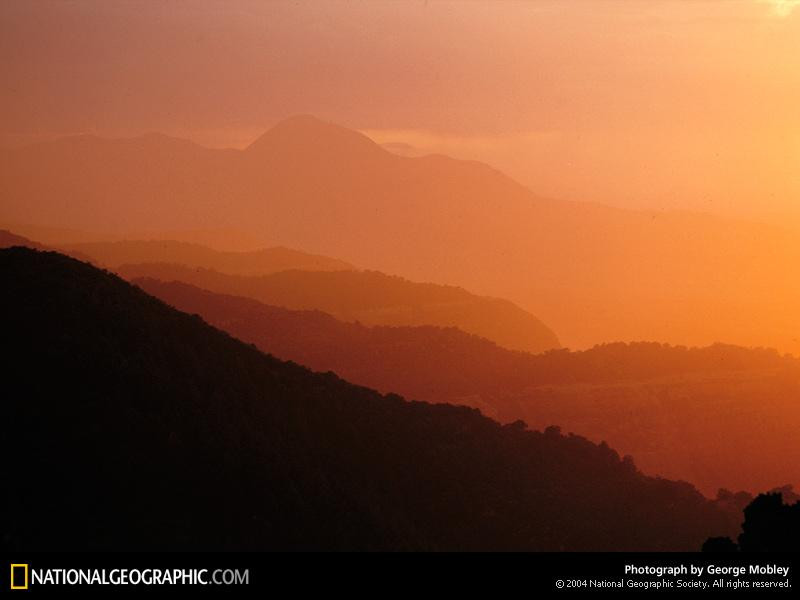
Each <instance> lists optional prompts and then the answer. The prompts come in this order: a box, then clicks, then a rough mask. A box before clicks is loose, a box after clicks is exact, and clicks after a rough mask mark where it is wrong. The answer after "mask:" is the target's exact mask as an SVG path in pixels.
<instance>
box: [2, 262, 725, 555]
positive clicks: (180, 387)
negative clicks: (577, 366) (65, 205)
mask: <svg viewBox="0 0 800 600" xmlns="http://www.w3.org/2000/svg"><path fill="white" fill-rule="evenodd" d="M0 277H2V278H3V284H4V286H5V288H6V289H13V290H14V293H13V294H2V295H0V306H1V307H2V313H0V314H2V315H3V318H4V321H3V332H4V336H3V340H4V342H5V344H6V346H7V349H8V350H10V352H7V353H6V362H5V375H4V379H3V389H4V394H3V400H2V402H3V410H4V414H3V420H2V423H1V424H0V427H1V428H2V438H3V441H4V443H6V444H8V446H7V447H8V448H10V449H11V450H10V454H9V457H10V458H11V460H8V461H7V462H6V465H5V476H6V477H7V478H8V481H10V482H13V483H14V485H9V486H7V487H6V491H5V493H4V494H3V498H2V504H3V505H2V509H3V510H2V511H0V535H1V536H2V540H3V545H4V548H6V549H8V550H9V551H25V550H31V549H36V550H39V551H42V550H47V549H51V550H57V549H69V550H71V551H76V550H89V549H91V550H148V551H154V550H174V549H192V550H195V551H197V550H210V549H216V550H223V549H226V550H253V549H258V550H263V549H449V550H455V549H458V550H476V549H482V550H500V549H505V550H515V549H528V550H547V549H551V550H589V549H598V550H601V549H614V550H646V549H652V550H677V549H696V548H699V547H700V545H701V544H702V542H703V540H705V539H707V538H708V537H718V536H724V535H732V534H733V532H734V529H735V528H734V527H733V526H732V525H731V523H730V521H729V518H728V517H727V516H726V515H725V514H724V513H723V512H722V511H721V510H720V509H718V508H717V507H716V505H715V504H714V503H713V502H711V501H708V500H706V499H705V498H703V497H702V496H701V495H700V494H699V493H698V492H697V491H696V490H695V489H694V488H693V487H692V486H691V485H689V484H686V483H680V482H671V481H666V480H662V479H654V478H650V477H645V476H643V475H642V474H641V473H639V472H638V471H637V470H636V468H635V467H634V466H633V463H632V462H631V461H630V460H620V458H619V456H618V455H617V454H616V453H615V452H614V451H613V450H611V449H610V448H609V447H608V446H606V445H599V446H598V445H595V444H592V443H590V442H588V441H586V440H585V439H583V438H580V437H577V436H563V435H561V434H560V433H559V432H558V431H557V429H554V428H550V429H548V430H547V431H545V432H536V431H530V430H527V429H526V428H525V427H524V425H523V424H520V423H516V424H513V425H509V426H501V425H500V424H498V423H496V422H494V421H492V420H490V419H488V418H485V417H483V416H481V415H480V414H479V413H478V412H477V411H475V410H471V409H469V408H465V407H456V406H449V405H429V404H426V403H420V402H407V401H405V400H403V399H402V398H400V397H398V396H392V395H389V396H382V395H380V394H378V393H376V392H373V391H371V390H369V389H367V388H363V387H358V386H354V385H351V384H349V383H347V382H345V381H343V380H341V379H339V378H338V377H336V376H335V375H333V374H330V373H327V374H325V373H313V372H311V371H309V370H307V369H305V368H302V367H299V366H297V365H294V364H291V363H284V362H281V361H279V360H277V359H274V358H272V357H269V356H266V355H264V354H262V353H261V352H259V351H258V350H256V349H255V348H253V347H251V346H248V345H246V344H244V343H242V342H239V341H238V340H235V339H233V338H231V337H229V336H228V335H227V334H224V333H222V332H220V331H219V330H217V329H214V328H212V327H211V326H209V325H207V324H205V323H204V322H203V321H202V320H201V319H199V318H198V317H195V316H191V315H188V314H185V313H181V312H179V311H177V310H175V309H172V308H170V307H168V306H166V305H165V304H163V303H162V302H161V301H159V300H157V299H155V298H153V297H151V296H149V295H147V294H145V293H144V292H143V291H141V290H139V289H138V288H136V287H134V286H131V285H130V284H128V283H126V282H125V281H123V280H121V279H119V278H117V277H116V276H114V275H112V274H109V273H107V272H103V271H100V270H98V269H96V268H95V267H92V266H91V265H89V264H86V263H81V262H78V261H76V260H74V259H71V258H68V257H66V256H63V255H59V254H56V253H43V252H37V251H33V250H29V249H25V248H11V249H6V250H2V251H0Z"/></svg>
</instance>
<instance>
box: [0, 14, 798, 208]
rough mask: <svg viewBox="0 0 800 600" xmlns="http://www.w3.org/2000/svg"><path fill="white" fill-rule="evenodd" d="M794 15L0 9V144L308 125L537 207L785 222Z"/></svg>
mask: <svg viewBox="0 0 800 600" xmlns="http://www.w3.org/2000/svg"><path fill="white" fill-rule="evenodd" d="M797 4H798V2H794V1H791V0H784V1H783V2H780V1H769V0H763V1H761V0H695V1H687V0H647V1H639V0H571V1H564V0H552V1H551V0H540V1H535V2H496V1H494V2H481V1H473V2H466V1H464V2H438V1H435V0H429V1H428V2H410V1H409V2H380V1H372V2H349V3H345V2H235V1H230V2H192V3H176V2H145V3H142V2H129V3H126V2H101V1H97V2H71V3H40V2H30V1H27V0H23V1H13V0H5V1H4V2H3V3H2V5H0V72H2V73H3V78H2V79H3V91H2V93H1V94H0V103H1V104H0V138H1V139H2V141H3V142H4V143H6V144H11V143H20V142H23V141H28V140H32V139H37V138H41V137H51V136H53V135H60V134H68V133H76V132H94V133H98V134H102V135H111V136H114V135H132V134H138V133H142V132H145V131H153V130H158V131H163V132H166V133H170V134H173V135H178V136H184V137H190V138H192V139H194V140H196V141H199V142H201V143H204V144H207V145H213V146H226V145H234V146H242V145H244V144H246V143H248V142H249V141H251V140H252V139H253V138H254V137H256V136H257V135H258V134H259V133H261V132H263V131H264V130H265V129H267V128H268V127H269V126H271V125H272V124H274V123H275V122H276V121H278V120H280V119H282V118H284V117H286V116H288V115H291V114H296V113H312V114H316V115H318V116H320V117H322V118H326V119H329V120H333V121H336V122H339V123H342V124H344V125H347V126H350V127H354V128H358V129H361V130H362V131H365V132H368V133H369V135H371V136H372V137H374V138H375V139H376V140H378V141H381V142H404V143H407V144H410V145H412V146H413V147H414V148H415V151H418V152H431V151H435V152H444V153H448V154H451V155H455V156H461V157H468V158H476V159H480V160H484V161H487V162H490V163H492V164H493V165H495V166H497V167H499V168H501V169H502V170H504V171H506V172H508V173H510V174H511V175H513V176H514V177H516V178H517V179H519V180H520V181H522V182H523V183H525V184H527V185H528V186H529V187H531V188H532V189H534V190H535V191H537V192H538V193H540V194H543V195H548V196H553V197H563V198H572V199H583V200H592V201H602V202H606V203H611V204H618V205H624V206H637V207H648V208H685V209H691V210H703V211H710V212H717V213H728V214H731V213H733V214H745V215H759V216H770V217H774V216H775V215H781V214H784V213H790V214H794V215H795V216H800V208H798V206H797V204H798V202H797V200H798V198H800V169H798V168H797V167H798V162H800V110H798V106H800V6H795V5H797ZM795 8H796V10H795Z"/></svg>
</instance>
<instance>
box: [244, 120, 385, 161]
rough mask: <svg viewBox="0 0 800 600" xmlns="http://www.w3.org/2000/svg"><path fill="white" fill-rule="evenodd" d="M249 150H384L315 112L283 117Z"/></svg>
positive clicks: (256, 151)
mask: <svg viewBox="0 0 800 600" xmlns="http://www.w3.org/2000/svg"><path fill="white" fill-rule="evenodd" d="M246 151H247V152H251V153H264V152H297V153H302V154H309V153H313V152H315V151H317V152H337V153H338V152H347V153H353V152H357V153H359V154H361V155H363V154H369V153H385V150H383V149H382V148H381V147H380V146H379V145H378V144H376V143H375V142H373V141H372V140H371V139H369V138H368V137H367V136H365V135H364V134H362V133H359V132H358V131H355V130H353V129H348V128H347V127H343V126H341V125H336V124H334V123H330V122H328V121H323V120H322V119H319V118H317V117H314V116H312V115H295V116H292V117H289V118H287V119H284V120H283V121H281V122H280V123H278V124H277V125H275V126H273V127H272V128H271V129H270V130H269V131H267V132H266V133H265V134H263V135H262V136H261V137H259V138H258V139H257V140H255V141H254V142H253V143H252V144H250V145H249V146H248V147H247V150H246Z"/></svg>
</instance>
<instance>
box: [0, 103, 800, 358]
mask: <svg viewBox="0 0 800 600" xmlns="http://www.w3.org/2000/svg"><path fill="white" fill-rule="evenodd" d="M0 194H2V196H3V198H4V201H3V203H2V207H0V219H3V220H4V221H7V222H24V223H40V224H58V225H59V226H63V227H74V228H83V229H88V230H95V231H109V232H118V233H124V232H127V231H131V230H137V231H142V230H148V231H164V230H168V229H181V228H184V229H186V228H196V229H207V228H214V227H219V228H233V229H239V230H247V231H252V232H255V233H256V234H257V235H258V236H260V237H263V238H268V239H270V240H272V241H273V243H274V244H276V245H282V246H286V247H290V248H303V249H304V250H306V251H309V252H313V253H316V254H322V255H326V256H335V257H338V258H340V259H342V260H344V261H346V262H348V263H352V264H357V265H359V266H360V267H364V268H368V269H377V270H380V271H383V272H387V273H394V274H398V275H402V276H404V277H408V278H410V279H412V280H417V281H435V282H438V283H443V284H453V285H459V286H464V287H466V288H467V289H470V290H472V291H473V292H475V293H478V294H486V295H491V296H499V297H504V298H509V299H510V300H512V301H514V302H516V303H518V304H519V305H520V306H521V307H523V308H524V309H526V310H529V311H530V312H531V313H533V314H536V315H537V316H538V317H540V318H541V319H542V320H543V321H544V322H546V323H548V324H549V325H550V326H552V327H553V329H554V330H555V331H557V332H558V333H559V337H560V339H561V341H562V343H564V344H565V345H567V346H571V347H583V346H590V345H593V344H595V343H599V342H604V341H607V340H611V339H615V340H660V341H665V342H672V343H678V344H690V345H706V344H710V343H713V342H718V341H719V342H728V343H736V344H741V345H746V346H762V345H763V346H772V347H777V348H780V349H782V350H790V351H794V352H798V351H800V312H798V311H797V310H796V307H797V306H800V286H798V285H797V284H796V283H795V278H793V277H791V276H788V273H791V271H792V269H793V268H794V266H795V265H797V264H798V263H799V262H800V241H798V239H797V237H796V236H795V235H794V234H793V233H791V232H789V231H784V230H781V229H779V228H775V227H769V226H766V225H759V224H754V223H747V222H742V221H734V220H727V219H722V218H716V217H711V216H707V215H700V214H687V213H674V212H638V211H630V210H621V209H615V208H610V207H606V206H600V205H594V204H586V203H576V202H563V201H555V200H547V199H542V198H539V197H537V196H535V195H534V194H533V193H532V192H531V191H529V190H528V189H526V188H525V187H523V186H521V185H519V184H518V183H516V182H514V181H513V180H511V179H509V178H508V177H506V176H505V175H503V174H502V173H500V172H498V171H496V170H494V169H492V168H490V167H488V166H486V165H483V164H480V163H476V162H470V161H459V160H453V159H449V158H447V157H443V156H423V157H404V156H399V155H396V154H393V153H391V152H388V151H387V150H385V149H384V148H381V147H380V146H379V145H377V144H375V143H373V142H372V141H371V140H369V139H368V138H366V137H364V136H363V135H361V134H359V133H357V132H354V131H351V130H347V129H345V128H342V127H338V126H336V125H332V124H329V123H324V122H321V121H319V120H317V119H314V118H313V117H294V118H291V119H288V120H286V121H284V122H282V123H280V124H278V125H277V126H275V127H274V128H273V129H271V130H270V131H268V132H267V133H266V134H264V135H263V136H262V137H261V138H259V139H258V140H256V141H255V142H254V143H253V144H252V145H251V146H250V147H248V148H247V149H245V150H242V151H239V150H211V149H206V148H202V147H200V146H197V145H195V144H192V143H190V142H186V141H183V140H177V139H173V138H169V137H166V136H161V135H148V136H143V137H139V138H133V139H125V140H106V139H100V138H96V137H92V136H78V137H72V138H65V139H62V140H58V141H55V142H52V143H45V144H39V145H35V146H31V147H27V148H22V149H14V150H3V151H2V156H0Z"/></svg>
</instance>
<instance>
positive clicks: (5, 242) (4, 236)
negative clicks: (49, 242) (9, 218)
mask: <svg viewBox="0 0 800 600" xmlns="http://www.w3.org/2000/svg"><path fill="white" fill-rule="evenodd" d="M13 246H23V247H25V248H35V249H37V250H44V249H46V248H45V246H43V245H42V244H40V243H38V242H34V241H33V240H29V239H28V238H26V237H22V236H21V235H17V234H16V233H12V232H11V231H8V230H6V229H0V248H11V247H13Z"/></svg>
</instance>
